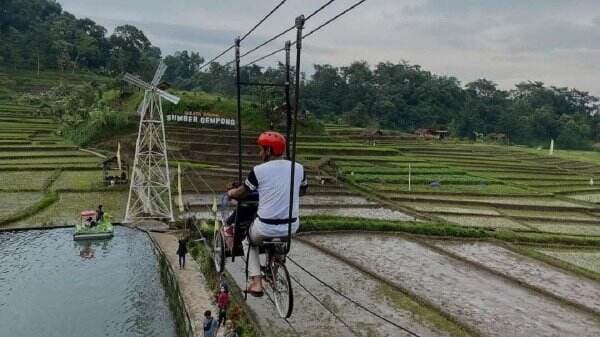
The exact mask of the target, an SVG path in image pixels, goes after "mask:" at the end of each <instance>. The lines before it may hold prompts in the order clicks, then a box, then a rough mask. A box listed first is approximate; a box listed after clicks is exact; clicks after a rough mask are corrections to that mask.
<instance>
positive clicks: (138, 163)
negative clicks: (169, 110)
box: [123, 61, 179, 223]
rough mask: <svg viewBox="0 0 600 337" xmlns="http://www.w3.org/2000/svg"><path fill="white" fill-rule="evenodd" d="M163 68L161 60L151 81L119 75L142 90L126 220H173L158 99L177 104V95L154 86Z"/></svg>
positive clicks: (167, 162) (165, 67)
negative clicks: (142, 96)
mask: <svg viewBox="0 0 600 337" xmlns="http://www.w3.org/2000/svg"><path fill="white" fill-rule="evenodd" d="M166 69H167V66H166V65H164V63H162V61H161V63H160V64H159V66H158V69H157V70H156V73H155V74H154V79H153V80H152V82H151V83H147V82H144V81H143V80H141V79H140V78H139V77H137V76H134V75H131V74H128V73H127V74H125V75H124V77H123V78H124V80H125V81H127V82H129V83H131V84H133V85H135V86H138V87H140V88H142V89H144V90H145V92H144V100H143V101H142V103H141V104H140V106H139V108H138V114H139V115H140V125H139V130H138V136H137V141H136V144H135V158H134V160H133V171H132V173H131V184H130V185H129V197H128V199H127V210H126V212H125V220H124V222H126V223H131V222H134V221H137V220H144V219H157V220H169V221H174V220H175V219H174V217H173V205H172V200H171V177H170V173H169V161H168V159H167V141H166V137H165V125H164V118H163V112H162V99H166V100H167V101H169V102H171V103H173V104H177V103H178V102H179V97H177V96H174V95H171V94H169V93H168V92H165V91H163V90H160V89H159V88H158V87H157V85H158V83H159V82H160V79H161V78H162V76H163V75H164V73H165V70H166Z"/></svg>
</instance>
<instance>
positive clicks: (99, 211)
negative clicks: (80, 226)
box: [85, 205, 104, 228]
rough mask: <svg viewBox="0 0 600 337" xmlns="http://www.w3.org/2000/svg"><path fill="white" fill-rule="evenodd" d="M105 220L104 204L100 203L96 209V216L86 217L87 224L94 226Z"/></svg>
mask: <svg viewBox="0 0 600 337" xmlns="http://www.w3.org/2000/svg"><path fill="white" fill-rule="evenodd" d="M103 220H104V210H103V209H102V205H98V209H97V210H96V218H95V219H94V218H92V217H91V216H90V217H88V218H87V219H85V221H86V226H88V227H90V228H93V227H96V226H97V225H98V224H99V223H100V222H102V221H103Z"/></svg>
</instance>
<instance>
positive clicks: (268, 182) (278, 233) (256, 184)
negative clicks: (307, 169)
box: [227, 131, 308, 296]
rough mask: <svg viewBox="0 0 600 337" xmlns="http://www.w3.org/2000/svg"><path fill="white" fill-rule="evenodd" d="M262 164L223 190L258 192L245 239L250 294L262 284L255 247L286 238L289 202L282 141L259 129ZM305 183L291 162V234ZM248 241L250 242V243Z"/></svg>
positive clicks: (238, 195)
mask: <svg viewBox="0 0 600 337" xmlns="http://www.w3.org/2000/svg"><path fill="white" fill-rule="evenodd" d="M257 143H258V145H259V147H260V157H261V159H262V160H263V163H262V164H260V165H257V166H255V167H254V168H253V169H252V171H250V173H249V174H248V178H247V179H246V181H245V182H244V183H243V184H242V185H241V186H239V187H237V188H233V189H230V190H229V191H227V196H228V197H229V198H230V199H237V200H240V199H244V198H245V197H246V196H248V194H250V193H251V192H258V195H259V200H258V212H257V216H256V218H255V219H254V222H253V223H252V225H251V226H250V229H249V230H248V238H249V240H250V242H248V241H246V242H245V248H246V254H248V251H247V250H248V249H249V250H250V252H249V260H248V274H249V276H250V278H251V281H250V284H249V285H248V286H247V289H246V291H247V292H248V293H249V294H251V295H254V296H262V294H263V284H262V274H261V271H260V260H259V247H260V246H261V245H262V242H263V240H265V239H268V238H287V235H288V223H289V219H288V217H289V205H290V187H291V184H290V180H291V176H290V171H291V167H292V166H291V165H292V163H291V161H289V160H286V159H284V158H283V155H284V154H285V149H286V140H285V137H283V135H281V134H280V133H278V132H274V131H267V132H263V133H262V134H261V135H260V136H259V137H258V141H257ZM307 186H308V184H307V181H306V176H305V174H304V167H303V166H302V165H300V164H298V163H296V165H295V174H294V204H293V208H292V219H291V220H292V233H296V231H298V227H299V226H300V221H299V219H298V213H299V212H298V210H299V206H300V202H299V198H300V195H303V194H304V193H305V191H306V187H307ZM250 243H251V244H250Z"/></svg>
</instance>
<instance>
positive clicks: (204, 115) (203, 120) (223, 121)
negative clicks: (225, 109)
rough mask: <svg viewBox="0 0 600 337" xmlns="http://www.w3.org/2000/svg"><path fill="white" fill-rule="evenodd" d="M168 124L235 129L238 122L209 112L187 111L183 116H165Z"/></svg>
mask: <svg viewBox="0 0 600 337" xmlns="http://www.w3.org/2000/svg"><path fill="white" fill-rule="evenodd" d="M165 117H166V119H167V122H176V123H185V124H195V125H198V126H226V127H227V126H229V127H235V125H236V120H235V119H233V118H225V117H221V116H219V115H218V114H214V113H208V112H197V111H186V112H184V113H183V115H179V114H173V113H172V114H168V115H166V116H165Z"/></svg>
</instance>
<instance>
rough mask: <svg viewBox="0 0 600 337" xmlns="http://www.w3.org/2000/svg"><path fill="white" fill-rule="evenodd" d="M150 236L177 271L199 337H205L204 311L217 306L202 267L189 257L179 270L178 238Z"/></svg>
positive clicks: (159, 234)
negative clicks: (203, 325) (207, 285)
mask: <svg viewBox="0 0 600 337" xmlns="http://www.w3.org/2000/svg"><path fill="white" fill-rule="evenodd" d="M150 235H151V236H152V237H153V238H154V239H155V240H156V242H157V243H158V244H159V246H160V249H161V250H162V251H163V252H164V253H165V256H166V257H167V260H168V261H169V263H170V264H171V266H172V267H173V270H174V271H175V276H176V277H177V282H178V283H179V290H180V291H181V295H182V297H183V300H184V302H185V305H186V307H187V310H188V312H189V314H190V318H191V319H192V321H193V323H194V328H195V331H196V334H197V336H198V337H201V336H203V327H202V322H203V320H204V311H205V310H211V311H212V312H216V311H215V305H214V304H213V303H212V294H211V292H210V290H209V289H208V288H206V286H205V284H206V282H205V279H204V275H203V274H202V272H201V271H200V266H198V264H197V263H196V261H194V259H192V257H191V256H189V255H188V256H187V259H186V268H185V269H179V261H178V256H177V254H175V252H176V251H177V246H178V242H177V237H176V236H174V235H171V234H161V233H150Z"/></svg>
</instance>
